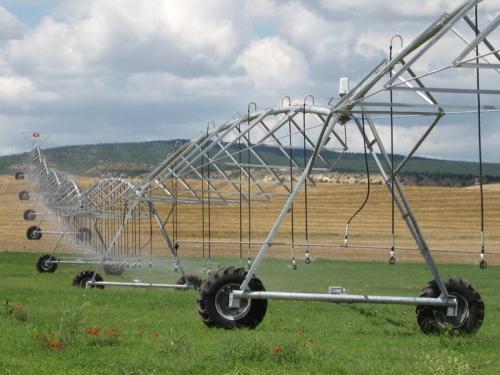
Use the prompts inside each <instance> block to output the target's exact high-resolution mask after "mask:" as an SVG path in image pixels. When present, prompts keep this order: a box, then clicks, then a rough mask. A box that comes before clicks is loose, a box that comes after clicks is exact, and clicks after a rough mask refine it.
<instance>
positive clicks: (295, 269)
mask: <svg viewBox="0 0 500 375" xmlns="http://www.w3.org/2000/svg"><path fill="white" fill-rule="evenodd" d="M292 270H293V271H297V263H295V262H293V263H292Z"/></svg>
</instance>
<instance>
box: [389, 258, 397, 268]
mask: <svg viewBox="0 0 500 375" xmlns="http://www.w3.org/2000/svg"><path fill="white" fill-rule="evenodd" d="M389 264H390V265H391V266H394V265H395V264H396V257H394V256H392V255H391V257H390V258H389Z"/></svg>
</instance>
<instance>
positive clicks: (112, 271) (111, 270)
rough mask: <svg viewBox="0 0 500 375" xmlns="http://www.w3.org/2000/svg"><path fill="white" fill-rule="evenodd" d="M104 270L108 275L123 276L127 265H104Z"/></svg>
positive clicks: (110, 263) (111, 263)
mask: <svg viewBox="0 0 500 375" xmlns="http://www.w3.org/2000/svg"><path fill="white" fill-rule="evenodd" d="M103 268H104V273H105V274H106V275H113V276H121V275H123V273H124V272H125V265H124V264H122V263H116V262H115V263H113V262H109V263H104V264H103Z"/></svg>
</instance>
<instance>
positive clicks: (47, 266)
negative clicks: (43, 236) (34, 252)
mask: <svg viewBox="0 0 500 375" xmlns="http://www.w3.org/2000/svg"><path fill="white" fill-rule="evenodd" d="M58 260H59V259H58V258H56V257H55V256H53V255H50V254H45V255H42V256H41V257H40V258H38V260H37V262H36V269H37V271H38V272H40V273H45V272H48V273H54V272H56V270H57V261H58Z"/></svg>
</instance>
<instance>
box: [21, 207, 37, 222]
mask: <svg viewBox="0 0 500 375" xmlns="http://www.w3.org/2000/svg"><path fill="white" fill-rule="evenodd" d="M23 218H24V220H26V221H33V220H35V219H36V212H35V211H34V210H32V209H29V210H26V211H24V214H23Z"/></svg>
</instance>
